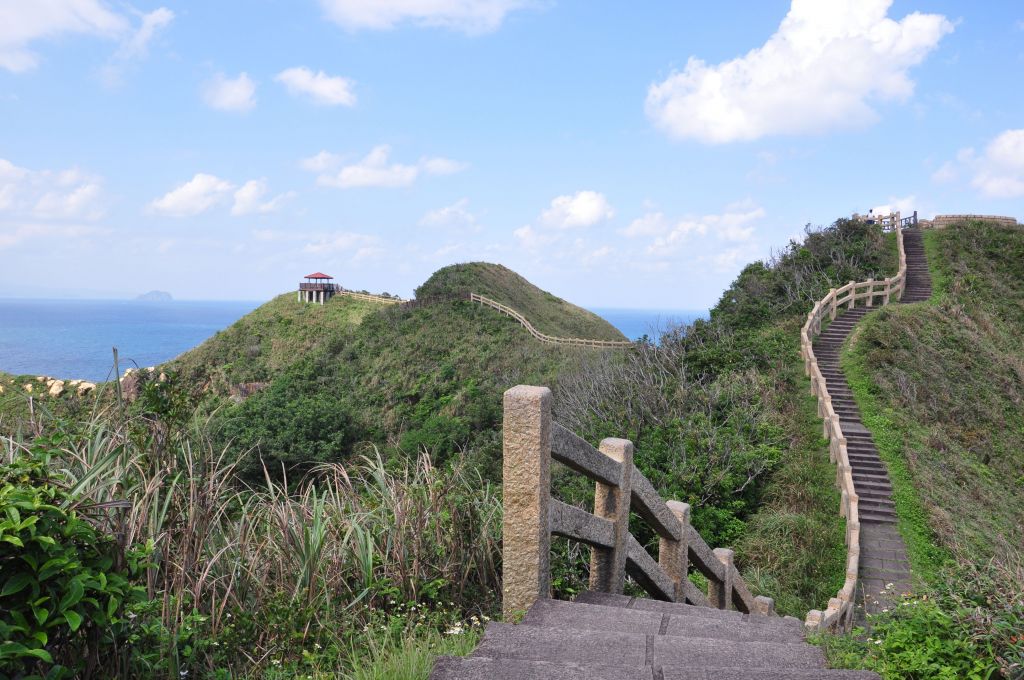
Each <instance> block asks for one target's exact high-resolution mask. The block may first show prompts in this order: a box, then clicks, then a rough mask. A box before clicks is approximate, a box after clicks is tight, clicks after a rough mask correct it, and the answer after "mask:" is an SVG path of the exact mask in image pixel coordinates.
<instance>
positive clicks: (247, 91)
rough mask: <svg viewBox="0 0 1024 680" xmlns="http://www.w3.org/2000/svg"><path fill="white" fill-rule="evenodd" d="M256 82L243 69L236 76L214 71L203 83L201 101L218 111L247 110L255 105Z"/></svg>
mask: <svg viewBox="0 0 1024 680" xmlns="http://www.w3.org/2000/svg"><path fill="white" fill-rule="evenodd" d="M255 95H256V83H254V82H253V81H252V79H251V78H250V77H249V75H248V74H247V73H245V72H244V71H243V72H242V73H240V74H238V77H237V78H228V77H227V76H225V75H224V74H223V73H216V74H214V76H213V77H212V78H210V79H209V80H208V81H206V83H205V84H204V85H203V101H204V102H206V105H207V106H209V107H210V108H213V109H217V110H218V111H242V112H244V111H249V110H250V109H252V107H254V106H256V96H255Z"/></svg>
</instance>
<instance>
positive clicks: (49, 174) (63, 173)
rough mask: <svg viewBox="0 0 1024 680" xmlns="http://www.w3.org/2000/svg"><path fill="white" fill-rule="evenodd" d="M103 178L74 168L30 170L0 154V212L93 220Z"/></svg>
mask: <svg viewBox="0 0 1024 680" xmlns="http://www.w3.org/2000/svg"><path fill="white" fill-rule="evenodd" d="M101 189H102V181H101V180H100V179H99V178H98V177H96V176H94V175H90V174H88V173H85V172H82V171H81V170H78V169H76V168H72V169H68V170H56V171H54V170H31V169H29V168H22V167H19V166H17V165H15V164H14V163H12V162H10V161H8V160H6V159H3V158H0V212H5V213H9V214H12V215H20V216H26V217H32V218H36V219H85V220H95V219H98V218H99V217H101V216H102V215H103V208H102V205H101V203H100V194H101Z"/></svg>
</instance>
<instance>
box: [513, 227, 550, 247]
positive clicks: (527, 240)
mask: <svg viewBox="0 0 1024 680" xmlns="http://www.w3.org/2000/svg"><path fill="white" fill-rule="evenodd" d="M512 235H513V236H515V237H516V239H517V240H518V241H519V245H521V246H522V247H524V248H526V249H527V250H537V249H538V248H540V247H542V246H547V245H551V244H552V243H554V242H555V241H557V240H558V238H559V237H558V236H557V235H555V234H548V233H544V232H540V231H537V230H536V229H534V228H533V226H531V225H529V224H527V225H525V226H522V227H519V228H518V229H516V230H515V231H513V232H512Z"/></svg>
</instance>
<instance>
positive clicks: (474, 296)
mask: <svg viewBox="0 0 1024 680" xmlns="http://www.w3.org/2000/svg"><path fill="white" fill-rule="evenodd" d="M469 299H470V301H471V302H478V303H480V304H482V305H484V306H486V307H490V308H492V309H496V310H497V311H499V312H501V313H502V314H505V315H506V316H510V317H512V318H513V319H515V320H516V321H518V322H519V323H521V324H522V325H523V328H525V329H526V330H527V331H528V332H529V333H530V335H532V336H533V337H535V338H537V339H538V340H540V341H541V342H548V343H552V344H556V345H575V346H577V347H632V346H633V344H634V343H633V342H631V341H629V340H590V339H587V338H559V337H557V336H554V335H546V334H544V333H541V332H540V331H538V330H537V329H536V328H534V327H533V324H531V323H530V322H529V321H528V320H527V319H526V317H525V316H523V315H522V314H520V313H519V312H517V311H516V310H514V309H512V308H511V307H509V306H508V305H503V304H501V303H500V302H497V301H495V300H492V299H490V298H488V297H484V296H483V295H480V294H478V293H470V294H469Z"/></svg>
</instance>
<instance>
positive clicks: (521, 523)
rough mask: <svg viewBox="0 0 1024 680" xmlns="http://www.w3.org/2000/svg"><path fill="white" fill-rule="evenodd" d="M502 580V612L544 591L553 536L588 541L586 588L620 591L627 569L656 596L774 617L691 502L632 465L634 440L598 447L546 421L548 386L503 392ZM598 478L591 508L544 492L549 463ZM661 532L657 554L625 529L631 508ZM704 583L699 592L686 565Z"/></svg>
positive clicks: (524, 605)
mask: <svg viewBox="0 0 1024 680" xmlns="http://www.w3.org/2000/svg"><path fill="white" fill-rule="evenodd" d="M503 436H504V457H503V462H502V466H503V498H504V501H503V503H504V525H503V530H502V531H503V548H502V551H503V552H502V560H503V586H502V590H503V592H502V595H503V597H502V600H503V610H504V613H505V616H506V618H512V617H514V616H515V615H516V614H519V613H522V612H525V611H526V610H527V609H528V608H529V607H530V605H532V604H533V603H534V602H535V601H537V600H538V599H540V598H546V597H550V591H551V581H550V579H551V576H550V573H549V566H550V552H551V535H552V534H554V535H556V536H564V537H567V538H571V539H573V540H577V541H581V542H583V543H586V544H588V545H590V546H591V557H590V588H591V590H598V591H603V592H611V593H622V591H623V587H624V585H625V577H626V575H627V574H628V575H629V576H631V577H632V578H633V579H634V580H635V581H636V582H637V583H638V584H639V585H640V586H641V587H642V588H644V590H646V591H647V592H648V593H649V594H651V595H652V596H653V597H655V598H658V599H662V600H668V601H672V602H686V603H689V604H693V605H698V606H704V607H717V608H719V609H736V610H738V611H741V612H744V613H749V614H756V615H765V616H767V615H772V614H774V603H773V601H772V600H771V598H767V597H753V596H752V595H751V593H750V590H749V589H748V588H747V585H746V583H745V582H744V580H743V577H742V576H740V574H739V572H738V571H737V570H736V567H735V566H734V565H733V552H732V551H731V550H725V549H721V548H720V549H716V550H712V549H711V548H710V547H709V546H708V544H707V543H706V542H705V541H704V539H703V538H701V536H700V534H699V533H698V532H697V531H696V530H695V529H694V528H693V527H692V526H691V525H690V506H689V505H687V504H686V503H679V502H675V501H669V502H667V503H666V502H665V501H663V500H662V499H661V498H660V497H659V496H658V494H657V492H656V491H655V489H654V487H653V486H652V485H651V483H650V481H648V479H647V478H646V477H644V475H643V473H642V472H640V470H639V469H638V468H637V467H636V466H635V465H633V444H632V442H629V441H627V440H625V439H605V440H603V441H602V442H601V444H600V447H599V448H594V447H593V446H591V445H590V444H589V443H588V442H586V441H585V440H583V439H582V438H581V437H579V436H577V435H576V434H574V433H573V432H571V431H569V430H567V429H566V428H564V427H562V426H561V425H559V424H558V423H555V422H553V421H552V419H551V391H550V390H549V389H548V388H546V387H531V386H527V385H519V386H518V387H513V388H512V389H510V390H508V391H507V392H505V397H504V435H503ZM552 460H556V461H558V462H561V463H563V464H565V465H566V466H567V467H569V468H570V469H572V470H574V471H576V472H578V473H580V474H582V475H584V476H586V477H588V478H590V479H592V480H593V481H594V482H595V485H596V486H595V491H594V512H593V513H590V512H588V511H586V510H583V509H581V508H578V507H575V506H572V505H568V504H566V503H563V502H561V501H559V500H557V499H553V498H551V461H552ZM631 510H632V511H634V512H636V513H637V514H638V515H639V516H640V517H641V518H642V519H644V521H646V522H647V523H648V524H649V525H650V526H651V528H652V529H654V531H655V532H656V533H657V534H658V536H659V547H658V558H657V560H655V558H654V557H652V556H651V555H650V554H649V553H648V552H647V550H646V549H645V548H644V547H643V546H642V545H641V544H640V543H639V542H638V541H637V540H636V538H634V537H633V536H632V534H630V533H629V517H630V511H631ZM691 566H692V567H693V568H694V569H696V570H697V571H699V572H700V573H701V574H703V575H704V576H705V577H706V578H707V580H708V592H707V594H706V595H705V594H704V593H702V592H700V590H699V589H698V588H697V587H696V586H695V585H694V584H693V583H692V582H691V581H690V579H689V576H688V575H689V572H690V567H691Z"/></svg>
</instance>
